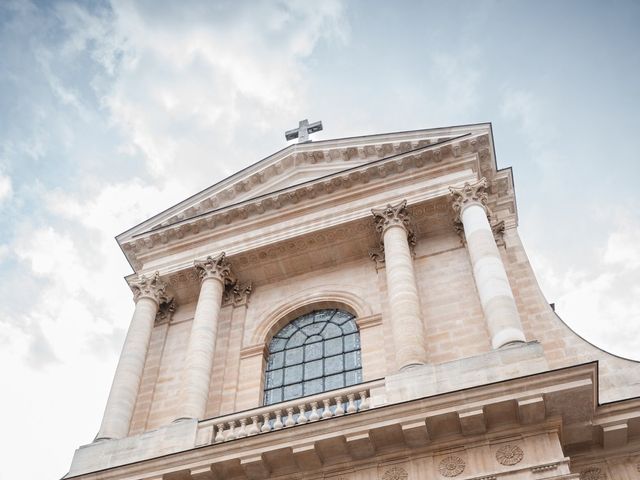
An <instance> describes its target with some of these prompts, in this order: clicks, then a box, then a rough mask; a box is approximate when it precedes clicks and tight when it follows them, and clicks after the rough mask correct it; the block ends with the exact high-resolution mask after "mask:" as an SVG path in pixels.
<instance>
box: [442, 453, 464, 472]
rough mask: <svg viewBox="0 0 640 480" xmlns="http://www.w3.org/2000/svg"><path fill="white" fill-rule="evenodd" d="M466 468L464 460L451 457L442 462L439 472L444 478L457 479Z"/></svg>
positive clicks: (455, 456)
mask: <svg viewBox="0 0 640 480" xmlns="http://www.w3.org/2000/svg"><path fill="white" fill-rule="evenodd" d="M465 467H466V463H465V462H464V460H462V458H460V457H459V456H457V455H449V456H448V457H445V458H443V459H442V460H440V464H439V465H438V471H439V472H440V474H441V475H442V476H444V477H457V476H458V475H460V474H461V473H462V472H463V471H464V468H465Z"/></svg>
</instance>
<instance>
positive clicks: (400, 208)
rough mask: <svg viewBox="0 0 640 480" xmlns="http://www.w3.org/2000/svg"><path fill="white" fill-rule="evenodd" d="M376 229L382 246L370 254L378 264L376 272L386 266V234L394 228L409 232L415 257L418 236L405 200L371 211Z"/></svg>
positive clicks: (412, 252)
mask: <svg viewBox="0 0 640 480" xmlns="http://www.w3.org/2000/svg"><path fill="white" fill-rule="evenodd" d="M371 213H372V214H373V221H374V223H375V228H376V231H377V232H378V233H380V236H381V238H380V246H379V247H378V248H377V249H374V250H371V251H370V252H369V258H371V260H373V261H375V262H376V270H378V269H380V268H382V267H383V266H384V262H385V260H384V240H383V239H384V232H385V231H386V230H387V229H388V228H390V227H392V226H397V225H399V226H401V227H403V228H404V229H405V231H406V232H407V242H409V249H410V250H411V255H412V256H415V246H416V234H415V232H414V229H413V226H412V224H411V218H410V216H409V212H408V211H407V201H406V200H403V201H401V202H400V203H398V204H397V205H391V204H387V206H386V207H384V208H373V209H371Z"/></svg>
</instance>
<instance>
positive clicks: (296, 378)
mask: <svg viewBox="0 0 640 480" xmlns="http://www.w3.org/2000/svg"><path fill="white" fill-rule="evenodd" d="M301 381H302V365H296V366H295V367H287V368H285V369H284V383H285V385H289V384H290V383H296V382H301Z"/></svg>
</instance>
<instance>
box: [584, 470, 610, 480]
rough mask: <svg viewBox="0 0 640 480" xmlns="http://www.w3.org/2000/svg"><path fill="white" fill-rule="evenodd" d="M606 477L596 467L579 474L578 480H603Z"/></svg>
mask: <svg viewBox="0 0 640 480" xmlns="http://www.w3.org/2000/svg"><path fill="white" fill-rule="evenodd" d="M606 478H607V477H606V475H604V474H603V473H602V469H601V468H598V467H589V468H586V469H584V470H582V471H581V472H580V480H604V479H606Z"/></svg>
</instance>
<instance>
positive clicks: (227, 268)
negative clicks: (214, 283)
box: [194, 252, 235, 285]
mask: <svg viewBox="0 0 640 480" xmlns="http://www.w3.org/2000/svg"><path fill="white" fill-rule="evenodd" d="M194 266H195V268H196V271H197V272H198V275H199V276H200V280H201V281H203V280H205V279H207V278H215V279H217V280H220V281H221V282H222V283H224V284H225V285H228V284H233V283H235V278H234V276H233V274H232V273H231V264H230V263H229V262H227V260H226V258H225V253H224V252H222V253H220V254H219V255H216V256H215V257H211V256H209V257H207V259H206V260H205V261H204V262H194Z"/></svg>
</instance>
